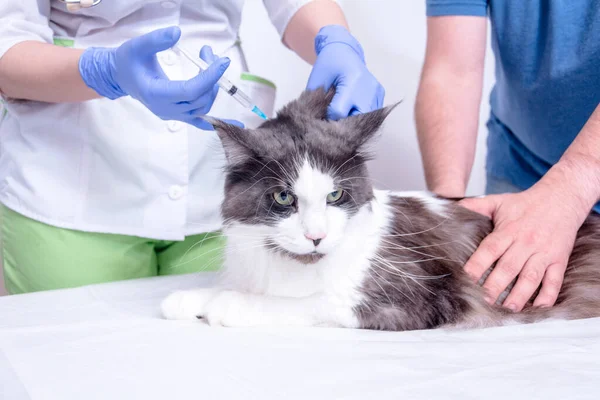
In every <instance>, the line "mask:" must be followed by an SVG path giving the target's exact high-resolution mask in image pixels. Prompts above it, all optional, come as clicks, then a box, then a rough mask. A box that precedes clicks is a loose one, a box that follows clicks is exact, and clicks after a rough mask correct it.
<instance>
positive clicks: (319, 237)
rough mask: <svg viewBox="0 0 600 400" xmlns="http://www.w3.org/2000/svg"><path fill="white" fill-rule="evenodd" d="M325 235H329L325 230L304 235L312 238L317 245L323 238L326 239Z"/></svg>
mask: <svg viewBox="0 0 600 400" xmlns="http://www.w3.org/2000/svg"><path fill="white" fill-rule="evenodd" d="M325 236H327V235H326V234H325V233H324V232H323V233H317V234H312V233H305V234H304V237H305V238H307V239H308V240H312V242H313V243H314V245H315V246H318V245H319V243H321V240H323V239H325Z"/></svg>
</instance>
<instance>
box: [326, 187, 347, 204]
mask: <svg viewBox="0 0 600 400" xmlns="http://www.w3.org/2000/svg"><path fill="white" fill-rule="evenodd" d="M343 194H344V191H343V190H342V189H338V190H336V191H335V192H331V193H329V194H328V195H327V202H328V203H335V202H336V201H338V200H339V199H341V198H342V195H343Z"/></svg>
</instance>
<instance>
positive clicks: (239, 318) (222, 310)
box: [202, 290, 262, 328]
mask: <svg viewBox="0 0 600 400" xmlns="http://www.w3.org/2000/svg"><path fill="white" fill-rule="evenodd" d="M256 306H257V305H256V304H255V301H254V298H253V296H250V295H246V294H244V293H239V292H235V291H230V290H228V291H223V292H221V293H219V294H218V295H216V296H215V297H213V298H212V300H211V301H209V302H208V304H207V305H206V310H205V311H204V313H203V315H202V318H203V319H205V320H206V322H208V324H209V325H211V326H227V327H232V328H233V327H249V326H257V325H261V324H262V318H261V315H260V312H256V311H257V307H256Z"/></svg>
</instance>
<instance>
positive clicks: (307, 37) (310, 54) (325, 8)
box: [283, 0, 348, 64]
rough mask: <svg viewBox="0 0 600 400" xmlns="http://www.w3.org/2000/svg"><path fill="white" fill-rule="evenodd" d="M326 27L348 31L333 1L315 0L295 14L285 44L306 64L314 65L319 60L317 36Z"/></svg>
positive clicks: (285, 37)
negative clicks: (337, 27)
mask: <svg viewBox="0 0 600 400" xmlns="http://www.w3.org/2000/svg"><path fill="white" fill-rule="evenodd" d="M326 25H342V26H343V27H345V28H346V29H348V22H346V18H345V17H344V13H343V11H342V9H341V8H340V6H338V5H337V4H336V3H335V2H333V1H331V0H314V1H312V2H310V3H308V4H306V5H305V6H303V7H301V8H300V9H299V10H298V11H297V12H296V14H294V16H293V17H292V19H291V20H290V22H289V24H288V26H287V28H286V29H285V32H284V34H283V42H284V43H285V44H286V45H287V46H288V47H289V48H290V49H292V50H293V51H294V52H296V54H298V55H299V56H300V57H302V58H303V59H304V60H305V61H306V62H308V63H310V64H313V63H314V62H315V60H316V58H317V55H316V54H315V36H317V33H318V32H319V29H321V28H322V27H324V26H326Z"/></svg>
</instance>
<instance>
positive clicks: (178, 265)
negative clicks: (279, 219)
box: [173, 240, 264, 268]
mask: <svg viewBox="0 0 600 400" xmlns="http://www.w3.org/2000/svg"><path fill="white" fill-rule="evenodd" d="M245 244H248V243H245ZM263 246H264V242H263V241H262V240H260V241H257V242H256V243H250V246H248V247H247V248H246V247H244V248H242V249H239V250H238V249H235V251H247V250H251V249H253V248H260V247H263ZM224 250H225V249H224V247H217V248H212V249H210V250H208V251H205V252H204V253H201V254H199V255H197V256H195V257H194V258H192V259H189V260H186V261H183V256H182V257H181V259H182V261H181V262H179V263H177V264H174V265H173V268H177V267H180V266H182V265H185V264H189V263H190V262H193V261H196V260H198V259H201V258H203V257H205V256H206V255H208V254H210V253H214V252H222V254H220V255H219V257H223V256H224ZM227 251H228V252H231V251H234V248H233V247H232V246H230V247H229V248H228V249H227ZM235 251H234V252H235Z"/></svg>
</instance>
